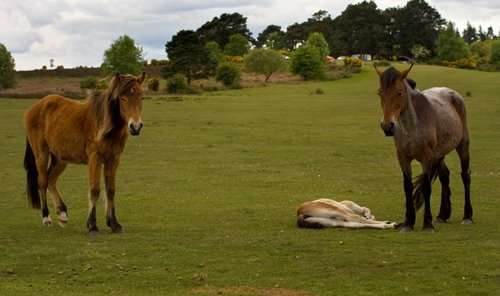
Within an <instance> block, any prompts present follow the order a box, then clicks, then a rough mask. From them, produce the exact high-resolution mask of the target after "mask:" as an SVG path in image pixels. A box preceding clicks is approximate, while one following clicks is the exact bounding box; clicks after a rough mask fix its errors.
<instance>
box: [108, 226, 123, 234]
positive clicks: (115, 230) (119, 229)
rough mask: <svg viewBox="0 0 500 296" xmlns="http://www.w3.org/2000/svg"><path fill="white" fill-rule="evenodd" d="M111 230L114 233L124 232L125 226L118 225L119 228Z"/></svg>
mask: <svg viewBox="0 0 500 296" xmlns="http://www.w3.org/2000/svg"><path fill="white" fill-rule="evenodd" d="M111 231H112V232H113V233H123V228H121V227H117V228H115V229H111Z"/></svg>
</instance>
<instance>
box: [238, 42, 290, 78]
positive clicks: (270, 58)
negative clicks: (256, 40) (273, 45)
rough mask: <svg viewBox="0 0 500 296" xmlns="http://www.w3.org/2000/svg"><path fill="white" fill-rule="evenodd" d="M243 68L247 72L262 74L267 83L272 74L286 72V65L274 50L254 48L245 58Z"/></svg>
mask: <svg viewBox="0 0 500 296" xmlns="http://www.w3.org/2000/svg"><path fill="white" fill-rule="evenodd" d="M244 66H245V70H247V71H250V72H255V73H258V74H264V76H265V82H268V81H269V78H270V77H271V75H273V73H275V72H278V71H285V70H287V68H288V63H287V62H286V60H285V59H284V58H283V56H281V54H279V53H278V52H277V51H276V50H274V49H266V48H256V49H252V50H251V51H250V53H248V55H246V56H245V64H244Z"/></svg>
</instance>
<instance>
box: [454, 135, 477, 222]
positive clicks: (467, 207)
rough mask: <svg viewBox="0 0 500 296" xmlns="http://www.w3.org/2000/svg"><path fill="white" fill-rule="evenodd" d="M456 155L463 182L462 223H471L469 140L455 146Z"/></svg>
mask: <svg viewBox="0 0 500 296" xmlns="http://www.w3.org/2000/svg"><path fill="white" fill-rule="evenodd" d="M456 150H457V152H458V157H459V158H460V163H461V166H462V174H461V175H462V181H463V183H464V196H465V202H464V217H463V220H462V224H472V222H473V220H472V204H471V200H470V183H471V178H470V166H469V142H468V141H464V143H463V144H461V145H459V146H458V147H457V149H456Z"/></svg>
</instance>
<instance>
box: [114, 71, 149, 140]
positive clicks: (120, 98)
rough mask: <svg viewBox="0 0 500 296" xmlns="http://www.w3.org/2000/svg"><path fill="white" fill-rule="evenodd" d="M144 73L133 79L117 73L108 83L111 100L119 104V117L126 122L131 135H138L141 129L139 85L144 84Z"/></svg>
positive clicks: (140, 88) (141, 96)
mask: <svg viewBox="0 0 500 296" xmlns="http://www.w3.org/2000/svg"><path fill="white" fill-rule="evenodd" d="M145 77H146V73H144V72H143V73H142V75H141V76H139V77H135V76H132V75H120V74H119V73H117V74H116V75H115V77H114V78H113V80H112V81H111V83H110V89H111V90H112V93H111V95H112V97H111V99H112V100H117V102H118V103H119V104H120V113H121V114H120V115H121V118H122V119H123V120H125V121H126V122H127V126H128V130H129V132H130V134H131V135H134V136H135V135H138V134H139V133H140V131H141V128H142V121H141V112H142V99H143V92H142V87H141V84H142V82H144V79H145Z"/></svg>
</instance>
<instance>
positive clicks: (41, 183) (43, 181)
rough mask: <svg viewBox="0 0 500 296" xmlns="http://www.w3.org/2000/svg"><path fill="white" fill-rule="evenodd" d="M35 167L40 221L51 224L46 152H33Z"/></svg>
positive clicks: (47, 157) (47, 224)
mask: <svg viewBox="0 0 500 296" xmlns="http://www.w3.org/2000/svg"><path fill="white" fill-rule="evenodd" d="M35 158H36V167H37V170H38V188H39V190H40V204H41V206H42V217H43V220H42V223H43V225H44V226H52V219H50V214H49V208H48V207H47V185H48V177H47V175H48V172H47V171H48V170H47V166H48V162H49V154H48V152H44V151H43V152H38V153H36V152H35Z"/></svg>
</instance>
